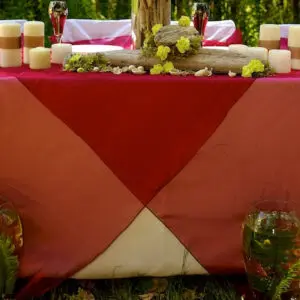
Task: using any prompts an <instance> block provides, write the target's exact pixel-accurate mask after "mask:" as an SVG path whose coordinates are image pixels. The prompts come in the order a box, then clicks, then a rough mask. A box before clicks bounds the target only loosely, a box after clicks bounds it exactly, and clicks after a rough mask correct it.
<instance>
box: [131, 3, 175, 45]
mask: <svg viewBox="0 0 300 300" xmlns="http://www.w3.org/2000/svg"><path fill="white" fill-rule="evenodd" d="M132 10H133V11H132V31H133V35H134V40H135V48H136V49H140V48H141V47H142V46H143V43H144V40H145V34H146V33H147V32H151V29H152V27H153V26H154V25H155V24H163V25H164V26H165V25H169V24H170V22H171V0H133V3H132Z"/></svg>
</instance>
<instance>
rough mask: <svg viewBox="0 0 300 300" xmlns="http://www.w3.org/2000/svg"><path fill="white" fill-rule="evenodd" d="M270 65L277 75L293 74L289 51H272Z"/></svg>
mask: <svg viewBox="0 0 300 300" xmlns="http://www.w3.org/2000/svg"><path fill="white" fill-rule="evenodd" d="M269 64H270V67H271V68H272V69H274V71H275V73H289V72H291V67H292V66H291V51H289V50H270V51H269Z"/></svg>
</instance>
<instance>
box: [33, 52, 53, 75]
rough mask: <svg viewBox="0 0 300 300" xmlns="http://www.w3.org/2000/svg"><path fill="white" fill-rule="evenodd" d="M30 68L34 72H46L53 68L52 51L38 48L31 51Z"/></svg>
mask: <svg viewBox="0 0 300 300" xmlns="http://www.w3.org/2000/svg"><path fill="white" fill-rule="evenodd" d="M29 61H30V63H29V67H30V69H33V70H44V69H49V68H50V67H51V59H50V49H49V48H43V47H38V48H34V49H31V50H30V51H29Z"/></svg>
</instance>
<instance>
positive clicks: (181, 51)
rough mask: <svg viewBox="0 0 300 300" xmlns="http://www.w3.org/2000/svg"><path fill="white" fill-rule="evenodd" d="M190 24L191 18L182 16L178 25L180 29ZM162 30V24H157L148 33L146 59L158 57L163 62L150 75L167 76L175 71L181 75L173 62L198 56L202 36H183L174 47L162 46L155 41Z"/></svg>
mask: <svg viewBox="0 0 300 300" xmlns="http://www.w3.org/2000/svg"><path fill="white" fill-rule="evenodd" d="M190 22H191V21H190V18H189V17H186V16H182V17H181V18H180V20H179V21H178V25H179V26H180V27H189V26H190ZM162 28H163V25H162V24H156V25H154V26H153V27H152V30H151V32H148V33H146V39H145V42H144V45H143V49H142V53H143V55H144V56H146V57H156V58H159V59H160V60H161V64H156V65H154V66H153V68H152V69H151V70H150V74H152V75H159V74H167V73H170V72H171V71H173V73H174V71H175V73H179V72H178V71H177V72H176V69H175V68H174V65H173V63H172V61H173V60H176V59H178V58H183V57H188V56H190V55H195V54H197V53H198V52H199V49H200V47H201V41H202V40H201V37H200V35H199V36H192V37H186V36H181V37H180V38H179V39H178V40H177V41H176V43H174V45H162V44H158V43H157V41H156V39H155V37H156V36H157V34H159V33H160V31H161V29H162Z"/></svg>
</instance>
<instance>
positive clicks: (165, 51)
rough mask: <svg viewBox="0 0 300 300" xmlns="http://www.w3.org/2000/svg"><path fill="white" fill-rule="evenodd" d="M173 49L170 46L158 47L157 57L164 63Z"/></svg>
mask: <svg viewBox="0 0 300 300" xmlns="http://www.w3.org/2000/svg"><path fill="white" fill-rule="evenodd" d="M170 52H171V49H170V48H169V47H168V46H162V45H161V46H158V48H157V52H156V57H158V58H160V60H162V61H164V60H166V59H167V58H168V55H169V53H170Z"/></svg>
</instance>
